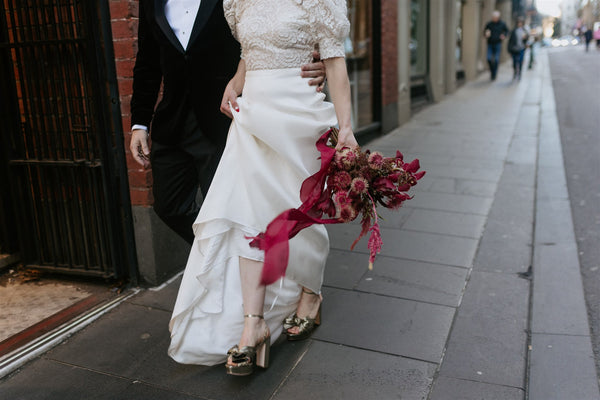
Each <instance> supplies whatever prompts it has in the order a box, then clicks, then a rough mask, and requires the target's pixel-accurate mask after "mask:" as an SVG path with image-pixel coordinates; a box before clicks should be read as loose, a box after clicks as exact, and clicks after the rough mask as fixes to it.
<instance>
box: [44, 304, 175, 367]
mask: <svg viewBox="0 0 600 400" xmlns="http://www.w3.org/2000/svg"><path fill="white" fill-rule="evenodd" d="M170 317H171V313H170V312H165V311H162V310H156V309H152V308H149V307H142V306H138V305H134V304H127V303H124V304H122V305H121V306H119V307H118V308H116V309H114V310H113V311H111V312H109V313H108V314H106V315H105V316H104V317H103V318H101V319H100V320H98V321H96V322H95V323H94V324H93V325H90V326H88V327H87V328H85V329H84V330H83V331H81V332H79V333H78V334H77V335H76V336H74V337H72V338H70V339H69V340H67V341H66V342H64V343H62V344H61V345H60V346H58V347H56V348H54V349H53V350H51V351H50V352H48V353H46V355H45V356H44V357H46V358H48V359H52V360H56V361H60V362H63V363H67V364H72V365H78V366H81V367H85V368H90V369H93V370H95V371H101V372H103V373H107V374H111V375H116V376H132V374H133V373H134V372H135V371H136V370H137V369H138V368H139V367H140V365H142V364H144V363H145V362H146V360H147V358H148V357H149V354H150V353H151V352H152V350H153V349H154V348H155V347H156V346H157V345H158V344H159V343H161V342H162V341H164V340H165V339H167V338H169V337H170V335H169V331H168V324H169V319H170Z"/></svg>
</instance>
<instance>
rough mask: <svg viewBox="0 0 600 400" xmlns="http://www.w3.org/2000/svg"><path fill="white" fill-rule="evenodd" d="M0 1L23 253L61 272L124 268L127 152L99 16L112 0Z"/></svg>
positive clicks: (7, 127)
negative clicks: (119, 133)
mask: <svg viewBox="0 0 600 400" xmlns="http://www.w3.org/2000/svg"><path fill="white" fill-rule="evenodd" d="M0 2H1V3H2V5H3V9H2V14H1V15H0V24H2V27H1V29H2V31H3V33H2V34H1V35H2V36H0V53H1V57H2V58H3V60H8V61H9V62H10V66H9V67H8V68H5V69H6V70H7V71H6V72H7V73H8V74H9V76H6V75H4V76H3V77H0V79H4V80H6V79H9V80H10V82H5V84H4V85H3V87H2V89H4V90H3V91H4V93H3V94H0V96H2V97H4V98H3V102H4V103H6V104H9V103H10V107H12V111H11V112H9V111H6V110H5V111H4V112H3V111H0V113H2V117H1V121H2V126H0V130H1V135H2V137H3V138H4V141H3V142H2V145H3V146H4V147H5V151H4V157H5V158H7V159H8V166H9V167H8V168H9V174H8V175H9V178H10V179H9V182H10V186H11V187H10V191H11V198H12V199H13V200H12V207H13V209H14V212H15V217H16V224H17V226H16V227H15V232H17V231H18V235H19V247H20V249H19V250H20V253H21V256H22V259H23V261H24V262H25V263H26V264H27V265H34V266H36V267H38V268H49V269H52V270H54V271H60V272H72V273H77V274H84V275H98V276H104V277H109V276H120V275H123V274H124V273H125V272H126V271H127V265H126V264H127V263H128V257H126V256H125V255H124V251H126V250H124V247H126V246H125V245H124V234H123V224H122V216H123V213H122V211H123V207H127V209H126V211H127V210H128V207H129V205H128V204H125V205H123V204H122V201H121V197H119V191H120V190H121V191H122V190H123V187H119V185H122V184H123V179H122V176H123V174H122V173H121V175H120V179H119V171H118V169H119V168H123V169H124V168H125V167H124V164H123V162H122V160H120V161H121V163H122V164H121V165H118V167H117V168H116V169H115V151H114V146H115V143H117V142H118V141H117V140H115V138H114V134H115V126H120V124H119V123H118V122H117V123H115V121H113V120H111V118H113V116H111V113H110V107H111V106H110V101H111V99H110V98H109V96H110V94H109V90H108V86H109V85H108V83H107V82H106V71H107V68H106V62H107V61H106V54H105V53H106V51H105V50H106V48H105V46H106V45H107V43H105V42H104V41H103V36H102V34H101V29H102V27H101V23H108V21H102V18H101V16H100V12H101V11H100V10H101V6H100V5H99V3H106V0H100V1H98V0H0ZM102 7H107V4H102ZM110 49H111V50H112V47H110ZM121 172H122V171H121ZM3 186H4V184H3ZM2 190H5V189H4V187H3V188H2Z"/></svg>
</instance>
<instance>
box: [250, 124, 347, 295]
mask: <svg viewBox="0 0 600 400" xmlns="http://www.w3.org/2000/svg"><path fill="white" fill-rule="evenodd" d="M330 134H331V129H330V130H328V131H327V132H325V133H324V134H323V136H321V137H320V138H319V140H318V141H317V149H318V150H319V152H320V153H321V169H320V170H319V171H318V172H317V173H315V174H314V175H312V176H310V177H308V178H306V180H305V181H304V182H303V183H302V188H301V189H300V200H301V201H302V204H301V205H300V207H298V208H292V209H289V210H286V211H284V212H282V213H281V214H279V215H278V216H277V217H276V218H275V219H274V220H273V221H271V223H270V224H269V225H268V226H267V229H266V231H265V232H263V233H260V234H259V235H258V236H255V237H248V238H247V239H251V240H252V241H251V242H250V246H251V247H254V248H258V249H260V250H264V252H265V262H264V266H263V270H262V276H261V281H262V283H263V284H264V285H269V284H271V283H273V282H275V281H277V279H279V278H280V277H282V276H285V271H286V269H287V265H288V261H289V255H290V254H289V251H290V243H289V242H290V239H292V238H293V237H294V236H296V235H297V234H298V232H300V231H301V230H302V229H304V228H308V227H309V226H311V225H313V224H336V223H340V222H342V221H341V220H339V219H337V218H332V219H322V218H321V217H322V215H323V211H319V210H317V209H316V207H315V205H316V204H317V203H318V202H319V200H321V199H322V197H323V191H324V189H325V182H326V181H327V173H328V171H329V166H330V164H331V162H332V161H333V158H334V157H335V153H336V150H335V149H334V148H332V147H329V146H328V145H327V141H328V139H329V135H330Z"/></svg>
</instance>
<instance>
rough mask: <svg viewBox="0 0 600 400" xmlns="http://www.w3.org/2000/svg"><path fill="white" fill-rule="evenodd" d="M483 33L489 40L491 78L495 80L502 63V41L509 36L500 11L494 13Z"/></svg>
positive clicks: (488, 55)
mask: <svg viewBox="0 0 600 400" xmlns="http://www.w3.org/2000/svg"><path fill="white" fill-rule="evenodd" d="M483 33H484V35H485V37H486V38H487V44H488V47H487V60H488V64H489V66H490V74H491V78H492V80H495V79H496V75H497V74H498V64H499V63H500V52H501V51H502V41H503V40H504V39H505V38H506V35H508V27H507V26H506V24H505V23H504V21H502V20H501V19H500V11H494V12H493V13H492V20H491V21H490V22H488V23H487V24H486V25H485V29H484V31H483Z"/></svg>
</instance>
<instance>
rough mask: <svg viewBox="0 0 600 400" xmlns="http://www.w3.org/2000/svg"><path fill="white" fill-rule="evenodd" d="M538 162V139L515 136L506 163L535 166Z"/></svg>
mask: <svg viewBox="0 0 600 400" xmlns="http://www.w3.org/2000/svg"><path fill="white" fill-rule="evenodd" d="M536 161H537V137H535V136H515V137H514V138H513V141H512V143H511V144H510V148H509V149H508V156H507V157H506V162H508V163H513V164H522V165H531V166H532V167H533V166H534V165H535V163H536Z"/></svg>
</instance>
